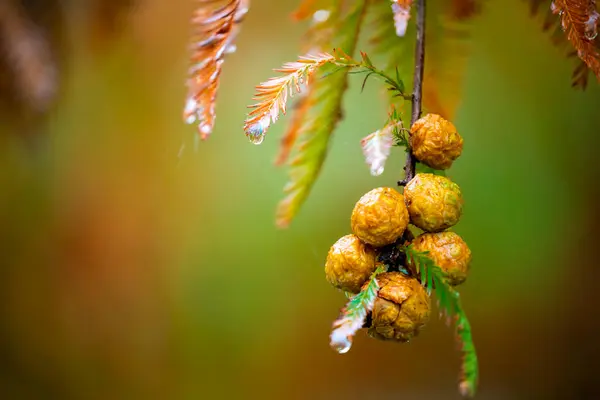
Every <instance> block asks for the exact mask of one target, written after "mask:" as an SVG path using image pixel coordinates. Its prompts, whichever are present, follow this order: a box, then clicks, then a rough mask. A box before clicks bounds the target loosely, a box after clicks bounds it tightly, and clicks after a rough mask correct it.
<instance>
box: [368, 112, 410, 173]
mask: <svg viewBox="0 0 600 400" xmlns="http://www.w3.org/2000/svg"><path fill="white" fill-rule="evenodd" d="M399 125H400V124H399V123H398V122H395V123H392V124H388V125H386V126H384V127H383V128H381V129H379V130H377V131H375V132H373V133H371V134H370V135H368V136H366V137H364V138H363V139H362V140H361V141H360V146H361V147H362V151H363V155H364V156H365V161H366V162H367V165H368V166H369V168H370V170H371V175H373V176H378V175H381V174H382V173H383V169H384V168H385V161H386V160H387V158H388V157H389V155H390V151H391V150H392V146H393V145H394V129H397V128H398V127H399ZM400 127H401V125H400Z"/></svg>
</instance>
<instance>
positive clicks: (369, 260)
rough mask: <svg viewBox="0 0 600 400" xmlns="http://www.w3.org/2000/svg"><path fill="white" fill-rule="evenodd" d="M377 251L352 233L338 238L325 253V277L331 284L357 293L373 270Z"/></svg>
mask: <svg viewBox="0 0 600 400" xmlns="http://www.w3.org/2000/svg"><path fill="white" fill-rule="evenodd" d="M376 260H377V251H376V250H375V249H374V248H373V247H371V246H369V245H368V244H365V243H363V242H361V241H360V239H359V238H358V237H356V236H354V235H346V236H344V237H342V238H340V239H339V240H338V241H337V242H335V244H334V245H333V246H331V248H330V249H329V253H328V254H327V261H326V262H325V277H326V278H327V280H328V281H329V283H331V284H332V285H333V286H335V287H336V288H338V289H342V290H345V291H346V292H351V293H358V292H360V288H361V286H362V285H363V284H364V283H365V282H366V281H367V280H368V279H369V277H370V276H371V274H372V273H373V272H374V271H375V268H376Z"/></svg>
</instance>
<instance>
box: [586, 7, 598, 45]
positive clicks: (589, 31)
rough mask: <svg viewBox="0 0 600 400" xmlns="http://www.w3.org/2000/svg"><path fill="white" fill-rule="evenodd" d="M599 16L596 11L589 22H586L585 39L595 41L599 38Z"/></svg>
mask: <svg viewBox="0 0 600 400" xmlns="http://www.w3.org/2000/svg"><path fill="white" fill-rule="evenodd" d="M599 16H600V14H598V13H597V12H596V11H594V12H593V13H591V14H590V17H589V18H588V20H587V21H585V38H586V39H587V40H594V39H596V36H598V29H597V23H598V17H599Z"/></svg>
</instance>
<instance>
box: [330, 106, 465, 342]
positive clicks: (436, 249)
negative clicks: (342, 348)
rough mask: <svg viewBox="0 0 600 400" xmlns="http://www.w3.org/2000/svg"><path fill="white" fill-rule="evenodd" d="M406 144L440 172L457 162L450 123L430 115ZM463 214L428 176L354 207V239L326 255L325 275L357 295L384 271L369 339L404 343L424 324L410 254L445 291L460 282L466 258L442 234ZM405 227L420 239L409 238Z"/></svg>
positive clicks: (452, 188) (452, 187)
mask: <svg viewBox="0 0 600 400" xmlns="http://www.w3.org/2000/svg"><path fill="white" fill-rule="evenodd" d="M409 143H410V146H411V151H412V152H413V154H414V156H415V157H416V158H417V160H419V162H421V163H422V164H425V165H427V166H429V167H430V168H433V169H436V170H443V169H448V168H449V167H450V166H451V165H452V162H453V161H454V160H455V159H456V158H458V157H459V156H460V154H461V152H462V146H463V139H462V138H461V136H460V135H459V134H458V133H457V132H456V128H455V127H454V125H453V124H452V123H451V122H449V121H446V120H444V119H443V118H441V117H440V116H439V115H435V114H428V115H426V116H425V117H423V118H421V119H420V120H418V121H417V122H415V123H414V124H413V126H412V127H411V130H410V136H409ZM462 208H463V198H462V194H461V190H460V188H459V186H458V185H457V184H456V183H454V182H452V181H451V180H450V179H448V178H446V177H445V176H440V175H436V174H430V173H419V174H417V175H416V176H415V177H414V178H413V179H412V180H411V181H410V182H408V184H407V185H406V186H405V188H404V193H403V194H401V193H399V192H398V191H396V190H395V189H393V188H389V187H380V188H376V189H373V190H371V191H370V192H368V193H366V194H365V195H364V196H362V197H361V198H360V200H359V201H358V202H357V203H356V205H355V207H354V210H353V211H352V216H351V228H352V232H353V233H352V234H350V235H346V236H344V237H342V238H340V239H339V240H338V241H337V242H336V243H335V244H334V245H333V246H332V247H331V249H330V250H329V253H328V255H327V261H326V263H325V275H326V278H327V280H328V281H329V282H330V283H331V284H332V285H333V286H334V287H335V288H338V289H341V290H343V291H345V292H347V293H348V294H357V293H359V292H361V290H364V289H365V285H367V284H369V282H370V280H371V277H372V275H373V273H374V272H375V271H376V270H377V269H378V267H379V266H381V265H385V271H386V272H382V273H380V274H379V275H377V276H376V280H377V289H378V291H377V297H376V298H375V301H374V303H373V304H372V309H371V311H370V312H369V313H368V315H366V318H365V320H366V323H365V325H364V327H365V328H367V329H368V334H369V336H371V337H374V338H377V339H382V340H392V341H397V342H408V341H409V340H410V339H412V338H413V337H414V336H416V335H417V334H418V333H419V331H420V330H421V328H423V326H424V325H425V324H426V323H427V322H428V320H429V315H430V308H431V304H430V293H429V292H428V290H427V289H426V287H425V284H426V283H425V282H421V281H420V275H419V273H418V269H419V266H418V265H415V261H414V260H412V259H411V258H410V257H406V254H405V249H406V248H408V247H409V246H410V247H411V249H412V250H413V251H416V252H419V253H422V254H426V256H427V257H428V258H429V259H430V260H431V261H432V262H433V263H435V265H436V266H438V267H439V268H440V269H441V270H442V271H443V273H444V278H445V280H446V282H447V283H448V284H449V285H451V286H456V285H460V284H461V283H463V282H464V281H465V280H466V278H467V273H468V271H469V264H470V262H471V251H470V250H469V248H468V247H467V244H466V243H465V242H464V240H463V239H462V238H461V237H460V236H459V235H458V234H456V233H455V232H452V231H448V230H447V229H448V228H450V227H452V226H454V225H455V224H456V223H457V222H458V221H459V219H460V217H461V215H462ZM409 225H413V226H414V227H416V228H418V229H419V230H420V231H421V232H420V234H418V235H417V236H416V237H415V236H414V234H413V233H412V231H411V230H410V229H409ZM391 255H392V256H391ZM332 339H333V338H332ZM347 339H348V341H351V338H347ZM348 341H347V342H348ZM333 342H334V341H333V340H332V345H333V346H334V347H335V343H333Z"/></svg>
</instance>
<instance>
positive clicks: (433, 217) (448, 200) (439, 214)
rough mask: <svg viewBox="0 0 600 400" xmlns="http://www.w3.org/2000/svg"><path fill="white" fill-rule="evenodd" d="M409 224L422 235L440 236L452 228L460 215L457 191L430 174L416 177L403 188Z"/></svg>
mask: <svg viewBox="0 0 600 400" xmlns="http://www.w3.org/2000/svg"><path fill="white" fill-rule="evenodd" d="M404 200H405V201H406V207H407V208H408V214H409V215H410V222H411V223H412V224H413V225H414V226H416V227H418V228H421V229H423V230H424V231H426V232H440V231H443V230H444V229H447V228H449V227H451V226H453V225H455V224H456V223H457V222H458V220H459V219H460V216H461V215H462V206H463V198H462V193H461V191H460V187H459V186H458V185H457V184H456V183H454V182H452V181H451V180H450V179H448V178H446V177H444V176H439V175H434V174H417V175H416V176H415V177H414V178H413V179H412V180H411V181H410V182H408V184H407V185H406V187H405V188H404Z"/></svg>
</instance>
